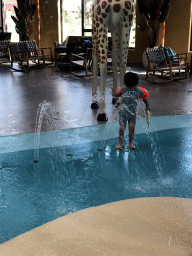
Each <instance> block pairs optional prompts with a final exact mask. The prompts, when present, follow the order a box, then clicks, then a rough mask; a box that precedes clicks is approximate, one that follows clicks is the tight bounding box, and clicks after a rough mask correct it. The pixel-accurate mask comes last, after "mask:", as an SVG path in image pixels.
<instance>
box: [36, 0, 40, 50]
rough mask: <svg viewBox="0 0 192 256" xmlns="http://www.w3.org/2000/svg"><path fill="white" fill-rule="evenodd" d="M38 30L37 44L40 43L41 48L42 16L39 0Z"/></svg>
mask: <svg viewBox="0 0 192 256" xmlns="http://www.w3.org/2000/svg"><path fill="white" fill-rule="evenodd" d="M37 31H38V42H37V45H38V47H39V48H41V18H40V6H39V0H37Z"/></svg>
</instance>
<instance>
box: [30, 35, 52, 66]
mask: <svg viewBox="0 0 192 256" xmlns="http://www.w3.org/2000/svg"><path fill="white" fill-rule="evenodd" d="M25 43H26V45H27V50H28V53H29V57H33V58H34V59H35V56H36V57H37V59H38V61H40V60H42V61H43V64H44V65H46V64H47V65H48V64H53V54H52V50H51V47H47V48H38V47H37V43H36V41H35V40H31V41H25ZM46 61H49V62H51V63H49V62H48V63H47V62H46Z"/></svg>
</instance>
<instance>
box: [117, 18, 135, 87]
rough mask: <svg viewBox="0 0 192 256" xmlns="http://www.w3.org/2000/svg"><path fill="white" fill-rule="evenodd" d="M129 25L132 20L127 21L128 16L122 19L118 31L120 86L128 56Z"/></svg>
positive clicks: (122, 83) (122, 81) (122, 82)
mask: <svg viewBox="0 0 192 256" xmlns="http://www.w3.org/2000/svg"><path fill="white" fill-rule="evenodd" d="M131 17H132V16H131ZM130 19H131V18H130ZM131 25H132V20H130V21H129V18H127V20H126V21H124V22H123V23H122V26H121V27H120V33H119V42H120V47H119V48H120V53H119V64H120V65H119V66H120V86H123V85H124V75H125V72H126V69H127V57H128V50H129V37H130V31H131Z"/></svg>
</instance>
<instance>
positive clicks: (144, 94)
mask: <svg viewBox="0 0 192 256" xmlns="http://www.w3.org/2000/svg"><path fill="white" fill-rule="evenodd" d="M138 88H139V89H141V90H142V92H143V96H142V97H141V98H140V99H142V100H143V102H144V103H145V105H146V111H147V110H149V111H150V107H149V102H148V99H147V98H148V97H149V92H148V91H147V90H146V89H145V88H143V87H138Z"/></svg>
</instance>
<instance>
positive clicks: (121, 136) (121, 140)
mask: <svg viewBox="0 0 192 256" xmlns="http://www.w3.org/2000/svg"><path fill="white" fill-rule="evenodd" d="M125 129H126V123H125V124H124V123H121V124H120V125H119V145H118V146H117V149H122V146H123V137H124V132H125Z"/></svg>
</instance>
